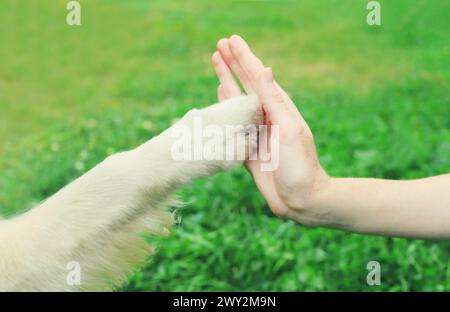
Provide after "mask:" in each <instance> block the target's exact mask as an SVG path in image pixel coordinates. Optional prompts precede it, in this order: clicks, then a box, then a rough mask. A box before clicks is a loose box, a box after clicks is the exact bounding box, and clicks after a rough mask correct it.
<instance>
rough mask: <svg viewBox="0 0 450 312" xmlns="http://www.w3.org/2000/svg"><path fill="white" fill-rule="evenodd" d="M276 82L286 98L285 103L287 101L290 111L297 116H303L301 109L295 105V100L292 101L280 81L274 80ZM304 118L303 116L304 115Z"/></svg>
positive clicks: (276, 85)
mask: <svg viewBox="0 0 450 312" xmlns="http://www.w3.org/2000/svg"><path fill="white" fill-rule="evenodd" d="M274 84H275V87H276V88H277V90H278V92H280V93H281V95H282V96H283V99H284V103H286V107H287V108H288V109H289V111H290V112H291V113H292V114H295V115H296V116H299V117H301V114H300V111H299V110H298V108H297V106H295V104H294V102H292V100H291V98H290V97H289V95H288V94H287V93H286V91H284V90H283V89H282V88H281V87H280V85H279V84H278V82H276V81H275V80H274ZM302 118H303V117H302Z"/></svg>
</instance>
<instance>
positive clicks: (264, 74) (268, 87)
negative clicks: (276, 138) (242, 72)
mask: <svg viewBox="0 0 450 312" xmlns="http://www.w3.org/2000/svg"><path fill="white" fill-rule="evenodd" d="M255 86H256V90H255V91H256V94H257V95H258V98H259V100H260V101H261V104H262V107H263V109H264V112H265V113H266V118H267V119H268V120H269V122H270V123H271V124H277V125H281V124H284V123H285V122H287V121H289V119H291V117H290V114H291V113H290V112H289V110H288V109H287V106H286V103H284V98H283V95H282V94H281V92H280V91H279V90H278V88H277V87H276V86H275V83H274V81H273V76H272V69H270V68H265V69H263V70H261V71H260V72H259V74H258V77H257V78H256V84H255Z"/></svg>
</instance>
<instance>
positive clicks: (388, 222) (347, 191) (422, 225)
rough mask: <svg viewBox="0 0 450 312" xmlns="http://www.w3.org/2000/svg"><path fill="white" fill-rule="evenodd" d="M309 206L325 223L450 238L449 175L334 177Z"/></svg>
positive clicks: (354, 229)
mask: <svg viewBox="0 0 450 312" xmlns="http://www.w3.org/2000/svg"><path fill="white" fill-rule="evenodd" d="M298 208H299V207H297V208H296V207H293V209H298ZM308 209H310V210H311V211H316V213H317V215H316V217H317V218H318V221H319V223H321V225H324V226H328V227H332V228H336V229H341V230H345V231H351V232H357V233H366V234H379V235H389V236H403V237H413V238H435V239H436V238H437V239H450V174H445V175H440V176H436V177H431V178H425V179H418V180H409V181H407V180H406V181H394V180H382V179H361V178H360V179H358V178H331V179H330V180H329V182H328V184H327V185H326V186H325V187H324V188H323V189H322V190H320V191H319V192H317V194H316V195H315V198H314V199H313V201H312V203H311V206H310V207H308ZM300 210H301V208H300ZM297 217H298V218H300V219H301V213H299V214H298V215H297Z"/></svg>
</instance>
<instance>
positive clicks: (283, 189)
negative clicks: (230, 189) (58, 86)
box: [212, 35, 330, 225]
mask: <svg viewBox="0 0 450 312" xmlns="http://www.w3.org/2000/svg"><path fill="white" fill-rule="evenodd" d="M212 62H213V65H214V69H215V71H216V74H217V77H218V78H219V81H220V84H219V87H218V91H217V93H218V98H219V100H220V101H222V100H224V99H227V98H230V97H235V96H239V95H241V94H242V91H241V89H240V87H239V85H238V84H237V82H236V81H235V79H234V77H233V73H234V74H235V75H236V76H237V78H238V79H239V81H240V82H241V84H242V86H243V87H244V90H245V93H247V94H252V93H255V94H256V95H257V96H258V97H259V99H260V102H261V103H262V106H263V110H264V113H265V124H266V125H268V126H269V127H274V126H277V127H279V135H278V136H277V137H275V136H274V135H273V134H271V137H269V138H268V142H269V150H270V152H271V153H273V152H274V151H273V148H275V147H276V146H278V148H279V151H278V154H279V166H278V168H277V169H275V170H273V171H262V170H261V162H262V161H261V160H259V159H258V160H249V161H247V162H246V166H247V168H248V170H249V171H250V173H251V175H252V176H253V179H254V180H255V183H256V185H257V187H258V189H259V190H260V191H261V193H262V194H263V196H264V197H265V199H266V200H267V203H268V204H269V206H270V208H271V210H272V211H273V212H274V213H275V214H276V215H278V216H282V217H287V218H291V219H294V220H296V221H298V222H301V223H304V224H310V225H319V224H320V223H321V222H322V220H323V215H324V214H326V212H325V211H319V210H318V209H315V208H314V202H315V198H316V197H317V196H319V194H320V192H321V190H323V189H325V188H326V186H327V185H328V184H329V181H330V178H329V177H328V176H327V174H326V173H325V171H324V170H323V169H322V167H321V166H320V163H319V160H318V158H317V154H316V148H315V144H314V139H313V135H312V133H311V130H310V129H309V127H308V125H307V124H306V122H305V120H304V119H303V117H302V115H301V114H300V112H299V111H298V109H297V107H296V106H295V104H294V103H293V102H292V100H291V99H290V97H289V96H288V94H287V93H286V92H285V91H284V90H283V89H282V88H281V87H280V86H279V85H278V83H277V82H276V81H275V80H274V79H273V76H272V70H271V68H266V67H265V66H264V65H263V63H262V62H261V60H260V59H258V58H257V57H256V56H255V55H254V54H253V53H252V51H251V50H250V48H249V46H248V45H247V43H246V42H245V41H244V40H243V39H242V38H241V37H240V36H237V35H234V36H231V38H229V39H221V40H219V42H218V43H217V51H216V52H215V53H214V54H213V56H212ZM270 133H271V131H269V134H270ZM274 140H278V142H277V143H278V144H275V141H274ZM258 158H259V157H258Z"/></svg>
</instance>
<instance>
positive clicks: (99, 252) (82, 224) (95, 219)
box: [0, 97, 262, 291]
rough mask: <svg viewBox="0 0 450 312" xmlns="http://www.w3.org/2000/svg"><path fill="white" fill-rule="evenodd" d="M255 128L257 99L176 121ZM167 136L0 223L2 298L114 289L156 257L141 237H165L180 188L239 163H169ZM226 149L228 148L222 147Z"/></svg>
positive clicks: (231, 102)
mask: <svg viewBox="0 0 450 312" xmlns="http://www.w3.org/2000/svg"><path fill="white" fill-rule="evenodd" d="M194 116H201V117H202V119H203V120H204V121H205V124H217V125H220V126H224V125H227V124H230V125H248V124H260V123H261V122H262V114H261V109H260V106H259V104H258V101H257V99H256V97H237V98H234V99H231V100H228V101H225V102H222V103H219V104H215V105H212V106H209V107H207V108H205V109H201V110H196V109H194V110H192V111H190V112H189V113H188V114H186V115H185V116H184V117H183V118H182V119H181V120H180V121H179V122H180V123H184V124H187V125H190V124H192V122H191V121H192V118H193V117H194ZM173 140H174V139H173V138H172V137H171V135H170V133H169V131H167V130H166V131H164V132H163V133H162V134H160V135H159V136H157V137H155V138H153V139H151V140H150V141H148V142H146V143H145V144H143V145H141V146H139V147H138V148H136V149H134V150H131V151H128V152H123V153H119V154H115V155H113V156H110V157H108V158H107V159H106V160H104V161H103V162H101V163H100V164H98V165H97V166H96V167H95V168H93V169H92V170H90V171H89V172H87V173H86V174H84V175H83V176H81V177H80V178H78V179H76V180H75V181H73V182H72V183H71V184H69V185H67V186H66V187H64V188H63V189H61V190H60V191H59V192H58V193H56V194H55V195H53V196H52V197H50V198H49V199H47V200H46V201H44V202H43V203H42V204H41V205H39V206H37V207H35V208H34V209H32V210H30V211H28V212H26V213H24V214H22V215H19V216H16V217H14V218H11V219H7V220H0V291H80V290H83V291H84V290H95V291H104V290H111V289H113V287H114V286H115V285H118V284H120V283H121V282H123V281H124V280H125V278H126V276H127V275H128V274H129V273H130V272H131V270H132V268H133V266H134V267H135V266H136V265H140V264H142V263H143V261H144V260H145V259H146V258H147V257H148V256H149V255H151V254H152V253H153V252H154V248H153V247H152V246H150V245H149V244H148V243H147V242H145V241H144V239H143V238H142V233H147V234H152V235H167V234H169V229H170V227H171V226H172V224H173V223H174V221H173V218H172V216H171V213H170V211H169V209H168V208H169V207H170V206H173V205H176V204H177V203H176V201H174V199H173V198H172V197H171V194H172V192H173V191H174V190H175V189H176V188H177V187H179V186H182V185H185V184H187V183H189V182H190V181H192V180H193V179H195V178H199V177H203V176H207V175H211V174H213V173H215V172H217V171H219V170H226V169H230V168H232V167H235V166H237V165H239V164H240V163H242V161H223V160H222V161H216V160H212V161H205V160H202V161H174V160H172V158H171V154H170V147H171V144H172V143H173ZM224 144H228V142H226V141H225V140H224ZM71 261H77V262H78V263H80V264H81V285H79V286H70V285H68V284H67V282H66V277H67V274H68V270H67V268H66V265H67V263H69V262H71Z"/></svg>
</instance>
